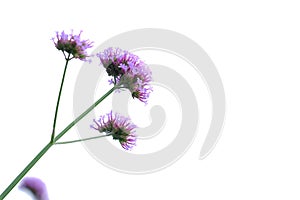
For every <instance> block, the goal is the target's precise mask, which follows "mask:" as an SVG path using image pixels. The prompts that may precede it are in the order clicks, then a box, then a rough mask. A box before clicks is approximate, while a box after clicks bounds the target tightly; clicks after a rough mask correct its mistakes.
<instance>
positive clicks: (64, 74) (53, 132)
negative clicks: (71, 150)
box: [51, 54, 70, 143]
mask: <svg viewBox="0 0 300 200" xmlns="http://www.w3.org/2000/svg"><path fill="white" fill-rule="evenodd" d="M64 55H65V54H64ZM65 59H66V64H65V69H64V73H63V76H62V79H61V84H60V89H59V93H58V97H57V102H56V108H55V114H54V119H53V129H52V134H51V143H54V137H55V126H56V119H57V112H58V107H59V102H60V96H61V92H62V88H63V85H64V82H65V76H66V71H67V67H68V63H69V61H70V54H69V55H68V57H66V56H65Z"/></svg>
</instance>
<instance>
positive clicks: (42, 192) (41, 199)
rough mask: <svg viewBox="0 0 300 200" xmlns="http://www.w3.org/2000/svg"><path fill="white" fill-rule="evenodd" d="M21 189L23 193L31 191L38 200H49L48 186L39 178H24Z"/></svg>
mask: <svg viewBox="0 0 300 200" xmlns="http://www.w3.org/2000/svg"><path fill="white" fill-rule="evenodd" d="M19 189H21V190H23V191H30V192H31V194H32V195H33V196H34V197H35V199H36V200H49V198H48V193H47V188H46V185H45V183H44V182H43V181H41V180H40V179H38V178H34V177H26V178H24V179H23V180H22V182H21V184H20V186H19Z"/></svg>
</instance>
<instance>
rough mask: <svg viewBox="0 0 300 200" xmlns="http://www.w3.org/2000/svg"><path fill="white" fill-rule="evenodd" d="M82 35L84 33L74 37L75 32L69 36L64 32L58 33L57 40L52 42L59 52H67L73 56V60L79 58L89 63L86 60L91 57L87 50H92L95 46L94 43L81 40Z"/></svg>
mask: <svg viewBox="0 0 300 200" xmlns="http://www.w3.org/2000/svg"><path fill="white" fill-rule="evenodd" d="M81 33H82V31H80V33H79V34H78V35H74V34H73V30H72V32H71V34H69V35H68V34H66V33H65V32H64V31H62V32H61V33H60V34H59V33H58V32H56V38H52V40H53V42H54V45H55V47H56V48H57V49H58V50H61V51H62V52H63V53H64V54H65V52H67V53H68V54H70V55H72V56H73V57H72V58H78V59H80V60H83V61H87V59H86V58H87V57H89V56H88V54H87V51H86V49H88V48H91V47H92V46H93V45H92V44H93V42H90V41H89V40H81V39H80V36H81ZM65 56H66V55H65ZM72 58H70V59H72ZM66 59H67V57H66Z"/></svg>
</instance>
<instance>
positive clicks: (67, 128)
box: [0, 87, 115, 200]
mask: <svg viewBox="0 0 300 200" xmlns="http://www.w3.org/2000/svg"><path fill="white" fill-rule="evenodd" d="M114 90H115V87H113V88H112V89H110V90H109V91H108V92H106V93H105V94H104V95H103V96H102V97H101V98H100V99H98V100H97V101H96V102H95V103H94V104H93V105H91V106H90V107H89V108H88V109H86V111H84V112H83V113H82V114H81V115H79V116H78V117H77V118H76V119H75V120H74V121H73V122H71V123H70V124H69V125H68V126H67V127H66V128H65V129H64V130H63V131H62V132H60V133H59V134H58V135H57V136H56V137H55V138H54V139H53V142H51V141H50V142H49V143H48V144H47V145H46V146H45V147H44V148H43V149H42V150H41V151H40V152H39V153H38V154H37V155H36V156H35V157H34V158H33V160H32V161H31V162H30V163H29V164H28V165H27V166H26V167H25V168H24V169H23V171H22V172H21V173H20V174H19V175H18V176H17V177H16V178H15V179H14V180H13V181H12V182H11V184H10V185H9V186H8V187H7V188H6V189H5V190H4V192H3V193H2V194H1V195H0V200H3V199H4V197H6V196H7V194H8V193H9V192H10V191H11V190H12V189H13V188H14V187H15V186H16V185H17V183H18V182H19V181H20V180H21V179H22V178H23V177H24V176H25V174H27V172H28V171H29V170H30V169H31V168H32V167H33V166H34V165H35V164H36V163H37V161H39V159H40V158H41V157H42V156H43V155H44V154H45V153H46V152H47V151H48V150H49V149H50V148H51V147H52V146H53V145H54V143H55V142H57V141H58V140H59V139H60V138H61V137H62V136H63V135H64V134H65V133H66V132H67V131H68V130H70V129H71V128H72V127H73V126H74V125H75V124H76V123H77V122H79V121H80V120H81V119H82V118H83V117H85V116H86V115H87V114H88V113H89V112H90V111H91V110H93V109H94V108H95V107H96V106H97V105H98V104H99V103H100V102H102V101H103V100H104V99H105V98H106V97H108V96H109V95H110V94H111V93H112V92H113V91H114Z"/></svg>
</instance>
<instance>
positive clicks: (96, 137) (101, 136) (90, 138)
mask: <svg viewBox="0 0 300 200" xmlns="http://www.w3.org/2000/svg"><path fill="white" fill-rule="evenodd" d="M110 135H112V133H110V134H107V135H100V136H95V137H89V138H84V139H79V140H71V141H65V142H56V143H55V144H70V143H75V142H83V141H87V140H93V139H98V138H103V137H107V136H110Z"/></svg>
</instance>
